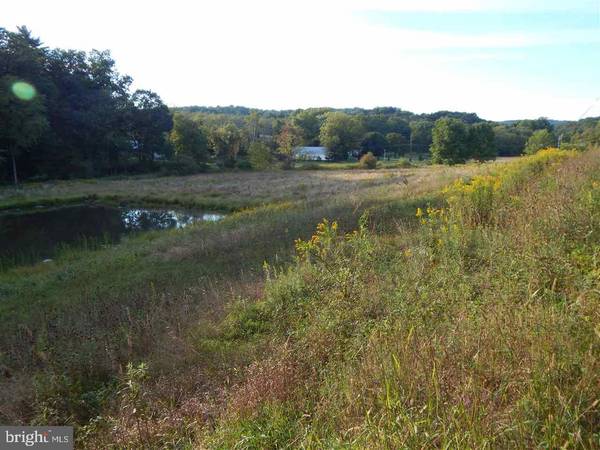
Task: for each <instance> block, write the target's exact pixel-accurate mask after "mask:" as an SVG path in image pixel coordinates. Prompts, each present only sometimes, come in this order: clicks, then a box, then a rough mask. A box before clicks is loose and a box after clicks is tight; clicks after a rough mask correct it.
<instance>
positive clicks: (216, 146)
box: [210, 123, 242, 167]
mask: <svg viewBox="0 0 600 450" xmlns="http://www.w3.org/2000/svg"><path fill="white" fill-rule="evenodd" d="M210 141H211V144H212V147H213V151H214V154H215V158H216V159H217V162H218V163H219V164H220V165H221V166H223V167H234V166H235V161H236V159H237V157H238V154H239V152H240V149H241V146H242V135H241V133H240V130H239V129H238V128H237V127H236V126H235V125H233V124H231V123H230V124H227V125H225V126H222V127H219V128H217V129H215V130H213V131H212V133H211V135H210Z"/></svg>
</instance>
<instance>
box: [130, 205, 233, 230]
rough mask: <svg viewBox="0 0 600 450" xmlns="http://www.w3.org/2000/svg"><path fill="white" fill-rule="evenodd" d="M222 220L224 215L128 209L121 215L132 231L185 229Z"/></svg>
mask: <svg viewBox="0 0 600 450" xmlns="http://www.w3.org/2000/svg"><path fill="white" fill-rule="evenodd" d="M222 218H223V215H222V214H215V213H211V214H208V213H205V214H190V213H184V212H178V211H173V210H170V211H155V210H148V209H128V210H124V211H123V212H122V213H121V220H122V222H123V226H124V227H125V229H126V230H131V231H148V230H162V229H167V228H184V227H186V226H188V225H191V224H192V223H194V222H197V221H204V222H216V221H217V220H220V219H222Z"/></svg>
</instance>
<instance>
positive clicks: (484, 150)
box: [468, 122, 497, 161]
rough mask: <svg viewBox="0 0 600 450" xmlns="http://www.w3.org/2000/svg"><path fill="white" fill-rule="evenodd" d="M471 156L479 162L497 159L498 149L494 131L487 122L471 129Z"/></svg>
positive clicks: (477, 124)
mask: <svg viewBox="0 0 600 450" xmlns="http://www.w3.org/2000/svg"><path fill="white" fill-rule="evenodd" d="M468 132H469V136H468V141H469V156H470V157H471V158H473V159H475V160H477V161H488V160H490V159H495V158H496V155H497V149H496V145H495V142H494V129H493V128H492V125H491V124H489V123H486V122H482V123H476V124H474V125H471V126H470V127H469V131H468Z"/></svg>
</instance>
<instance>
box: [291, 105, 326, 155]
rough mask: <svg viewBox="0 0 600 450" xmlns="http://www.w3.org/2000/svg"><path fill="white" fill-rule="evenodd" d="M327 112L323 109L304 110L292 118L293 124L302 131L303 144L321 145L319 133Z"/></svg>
mask: <svg viewBox="0 0 600 450" xmlns="http://www.w3.org/2000/svg"><path fill="white" fill-rule="evenodd" d="M324 113H325V111H324V110H323V109H312V108H311V109H304V110H301V111H299V112H297V113H296V114H294V115H293V116H292V124H293V125H294V126H296V127H298V128H299V129H300V134H301V136H302V144H304V145H307V146H317V145H319V131H320V130H321V125H322V124H323V120H324V119H325V116H324Z"/></svg>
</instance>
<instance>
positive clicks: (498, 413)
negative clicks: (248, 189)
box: [3, 150, 600, 449]
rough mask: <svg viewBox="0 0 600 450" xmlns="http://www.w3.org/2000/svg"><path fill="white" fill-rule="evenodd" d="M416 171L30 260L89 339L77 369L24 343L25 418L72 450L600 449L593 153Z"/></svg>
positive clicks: (598, 253) (599, 285)
mask: <svg viewBox="0 0 600 450" xmlns="http://www.w3.org/2000/svg"><path fill="white" fill-rule="evenodd" d="M427 170H433V171H434V172H420V173H421V174H422V175H423V176H425V175H426V174H428V173H429V174H430V175H431V177H432V178H430V179H429V181H428V182H423V183H420V184H419V185H418V186H419V187H417V188H415V184H412V185H411V183H409V185H408V188H406V187H402V186H401V185H400V184H398V183H396V184H392V183H389V184H386V185H375V186H372V187H368V186H365V187H364V189H356V190H355V191H351V192H347V193H346V194H345V195H342V196H338V197H336V198H337V200H335V201H334V200H333V199H334V197H333V196H332V197H328V198H318V197H317V198H313V199H311V200H304V201H300V202H297V203H281V204H279V205H278V206H270V207H264V208H260V209H257V210H253V211H250V212H245V213H241V214H237V215H234V216H232V217H231V218H229V219H227V220H228V222H226V224H225V225H226V226H225V228H224V229H218V228H217V227H215V228H211V227H212V225H209V226H208V227H207V228H206V229H204V228H199V229H195V230H189V231H186V232H184V233H172V234H171V235H168V236H162V235H161V237H159V236H156V237H152V238H144V239H141V238H140V239H133V240H131V242H126V243H125V245H123V246H121V247H119V248H118V249H113V250H110V251H109V250H104V251H99V252H95V253H92V254H91V255H90V254H87V255H85V257H84V256H81V255H80V256H79V258H81V259H73V260H71V259H69V258H65V260H63V261H60V262H59V264H58V267H57V268H56V269H54V268H51V269H45V268H44V269H41V268H33V269H27V270H30V272H27V273H28V275H27V276H28V277H30V278H28V283H27V284H28V285H27V286H25V283H23V284H22V285H21V286H17V283H16V282H14V284H13V285H11V286H13V287H12V288H13V289H25V290H24V291H20V292H21V296H19V298H25V297H23V296H22V293H23V292H27V293H28V294H27V296H26V297H29V296H30V295H33V293H35V292H36V290H35V289H36V288H34V287H30V286H36V285H37V286H42V287H41V288H40V289H42V290H46V289H49V288H50V287H52V289H54V290H53V291H52V294H51V298H52V301H51V302H50V300H49V299H48V298H43V296H41V294H39V292H38V294H35V295H38V297H37V298H39V299H40V300H39V301H42V302H47V304H48V305H63V306H57V307H56V308H57V310H58V311H61V307H65V308H67V309H66V310H68V311H70V314H69V316H72V317H71V319H70V320H72V321H73V322H76V323H77V324H79V323H81V322H82V321H83V324H84V325H82V326H81V327H82V328H85V329H89V330H90V331H89V334H91V336H90V335H86V337H87V339H90V338H91V340H90V341H86V342H90V345H89V346H87V347H86V346H82V345H81V342H79V343H78V345H77V346H75V347H71V348H74V349H75V350H76V351H75V352H74V353H75V354H76V355H77V356H76V357H73V359H74V362H73V364H72V366H69V359H68V358H67V355H72V354H73V351H71V352H67V353H65V349H64V348H63V346H62V345H61V346H59V347H58V348H54V349H52V345H47V347H43V348H40V344H37V343H36V344H35V345H34V346H33V349H31V348H29V347H27V346H24V347H23V352H24V353H26V351H27V349H29V350H28V351H29V352H33V354H34V357H33V360H32V361H28V362H23V364H24V367H28V368H29V370H31V368H36V369H35V370H37V371H38V377H37V378H36V381H35V382H34V388H32V389H33V391H30V392H33V395H34V399H35V402H34V405H35V415H34V416H33V417H31V418H30V419H31V420H33V421H36V420H39V421H44V420H45V421H48V420H50V421H52V419H53V418H54V419H55V421H59V422H65V421H67V422H69V421H70V422H71V423H72V422H79V423H81V424H85V425H83V426H82V427H80V428H78V432H77V435H78V439H79V443H80V445H81V446H82V447H88V448H110V447H114V448H123V447H132V448H135V447H147V448H148V447H151V448H159V447H167V448H172V447H178V448H223V449H229V448H256V449H264V448H303V447H304V448H432V447H434V448H437V447H439V448H532V447H537V448H597V447H600V432H599V431H598V430H600V387H599V386H600V385H599V383H600V376H599V374H600V265H599V261H600V150H591V151H589V152H586V153H573V152H565V151H559V150H545V151H542V152H540V153H538V154H536V155H534V156H531V157H525V158H521V159H519V160H517V161H515V162H511V163H507V164H499V165H485V166H475V165H473V166H461V167H456V168H454V169H448V170H446V171H445V172H444V173H443V176H439V175H441V174H440V173H439V172H437V173H436V172H435V170H440V169H436V168H432V169H427ZM453 179H457V181H454V182H453V181H452V180H453ZM443 186H446V188H445V189H442V188H443ZM342 191H343V189H342V190H340V191H339V192H342ZM358 216H361V218H360V219H358ZM322 217H328V218H329V220H321V218H322ZM335 219H339V220H335ZM318 220H321V222H320V224H319V225H318V226H317V228H316V231H314V232H313V233H312V235H311V234H310V233H307V232H306V227H309V226H310V224H311V223H316V222H317V221H318ZM352 224H354V225H352ZM242 226H243V228H242ZM284 227H285V229H287V230H288V232H287V233H284V232H283V231H282V230H283V229H284ZM353 229H354V231H352V230H353ZM201 230H202V233H204V234H203V238H200V231H201ZM276 230H279V232H277V231H276ZM273 233H278V234H273ZM298 236H299V237H300V239H298V240H296V241H295V243H294V245H293V246H294V247H295V254H296V256H295V257H294V259H289V257H287V256H286V255H289V253H286V250H285V249H290V248H291V246H292V239H293V238H294V237H298ZM217 237H219V239H218V241H216V242H215V244H214V245H215V247H213V246H212V245H213V244H212V242H213V241H214V240H216V239H217ZM217 244H219V245H217ZM223 246H225V247H226V248H227V251H225V252H223V251H222V250H223ZM288 251H289V250H288ZM110 252H113V253H112V254H113V255H116V256H108V255H109V254H110ZM274 255H279V256H278V257H274ZM282 256H283V259H282ZM207 258H210V263H207V260H208V259H207ZM107 259H110V260H111V261H115V266H114V267H113V269H114V270H113V271H111V272H108V273H106V274H104V272H101V271H98V270H95V269H94V265H95V264H96V265H98V266H97V267H100V265H102V264H104V262H105V261H106V260H107ZM264 260H266V261H267V263H265V264H264V265H263V267H262V270H260V271H259V270H258V267H259V265H260V264H261V262H262V261H264ZM167 261H169V262H170V264H171V265H170V264H167ZM159 262H160V265H159ZM175 262H176V264H175ZM127 265H131V267H130V268H129V269H128V270H127V274H128V275H129V276H128V277H127V278H126V279H125V278H120V277H119V275H118V274H119V273H122V271H123V270H125V269H124V268H125V267H127ZM75 267H77V269H74V268H75ZM102 267H104V266H102ZM145 267H149V269H148V270H147V271H146V270H145ZM169 267H170V269H169ZM209 268H215V272H210V270H209ZM232 268H233V269H232ZM134 269H135V270H134ZM23 270H25V269H23ZM69 270H70V271H73V270H77V271H78V273H77V276H76V277H73V275H71V277H72V278H69V277H67V276H66V274H67V273H68V272H69ZM44 271H47V272H46V273H44ZM137 271H141V274H140V275H139V278H137V277H136V276H135V274H136V273H137ZM163 271H165V275H164V277H158V279H157V282H156V284H155V283H154V282H153V283H152V284H151V290H150V291H148V289H147V283H148V281H149V280H152V276H157V274H158V273H161V272H163ZM179 271H181V272H182V275H181V276H178V275H177V273H179ZM248 271H250V272H252V275H251V276H242V274H243V273H245V274H248ZM92 273H93V274H99V273H100V274H102V275H100V276H99V280H98V282H97V283H96V282H95V281H94V280H93V277H92ZM217 275H219V276H217ZM3 276H4V277H5V278H4V280H6V279H7V278H6V277H10V276H11V275H10V274H4V275H3ZM61 277H66V278H61ZM130 277H132V278H133V279H131V278H130ZM202 277H204V278H202ZM69 279H71V280H75V279H79V280H80V281H79V283H80V284H77V283H76V282H75V281H65V280H69ZM59 280H60V281H59ZM114 280H119V281H118V282H115V281H114ZM209 281H210V283H212V284H207V282H209ZM104 284H108V286H110V289H109V288H106V289H104V288H102V286H104ZM83 286H85V287H83ZM178 286H179V287H183V286H187V287H188V289H187V290H186V289H178ZM207 286H212V287H211V288H209V289H207ZM70 289H72V290H70ZM203 289H204V291H203ZM210 289H212V290H210ZM113 290H114V292H113V293H112V294H110V292H111V291H113ZM15 292H16V291H15ZM65 292H69V293H73V292H77V295H76V298H73V297H71V296H68V297H70V298H69V299H68V300H69V301H68V302H65V301H61V300H59V299H61V297H62V296H63V295H64V293H65ZM35 295H34V297H35ZM105 296H106V297H105ZM10 298H11V297H8V299H9V302H7V304H10ZM14 298H17V297H14ZM42 298H43V299H42ZM210 299H212V301H211V300H210ZM75 300H76V301H75ZM224 300H227V306H226V308H225V309H224V310H221V309H220V307H219V305H222V303H223V301H224ZM115 305H116V306H115ZM14 308H15V309H14V310H13V311H17V310H18V309H17V307H16V306H15V307H14ZM207 308H215V310H214V311H211V312H210V313H207ZM62 311H65V310H62ZM217 311H222V312H217ZM11 314H12V313H11ZM47 314H48V313H46V315H45V316H44V317H46V318H47V317H48V315H47ZM59 316H60V317H63V316H62V315H60V314H59V315H57V318H56V319H55V320H59V319H58V317H59ZM100 318H101V319H102V320H101V321H99V320H100ZM37 320H40V319H39V317H38V318H37ZM60 320H67V319H64V318H62V319H60ZM98 321H99V322H98ZM28 326H31V327H33V326H34V325H28ZM52 326H53V322H52V321H49V322H47V325H46V327H45V328H44V329H45V332H46V333H48V332H49V330H53V327H52ZM58 328H59V329H62V327H58ZM79 332H80V333H81V332H82V331H79ZM54 333H55V334H53V335H52V340H47V341H46V343H47V344H51V343H54V342H56V341H57V340H60V339H62V341H60V342H64V343H65V345H67V344H68V343H69V342H71V341H72V335H69V334H65V335H64V336H63V335H61V332H58V331H54ZM76 335H77V336H79V334H76ZM36 336H43V333H42V334H40V333H39V332H38V333H37V334H36ZM4 342H5V343H6V341H4ZM92 342H94V343H96V344H98V345H96V346H94V345H93V344H91V343H92ZM13 345H16V344H13ZM84 349H87V350H85V351H84ZM40 350H41V353H40ZM86 351H89V353H85V352H86ZM44 352H52V353H51V356H48V355H46V356H44ZM86 355H87V356H86ZM44 357H46V362H44ZM111 358H112V359H111ZM48 361H57V362H58V361H60V364H58V363H57V364H54V365H53V364H50V363H49V362H48ZM127 361H130V362H131V364H129V365H127V366H125V363H126V362H127ZM65 364H66V365H65ZM111 365H112V366H111ZM59 366H60V368H59ZM111 367H113V368H112V369H111ZM101 369H103V370H104V372H105V374H106V373H108V374H110V373H113V374H115V373H116V374H118V376H117V377H116V378H115V377H114V376H111V377H107V376H105V377H104V378H102V377H100V376H99V373H102V370H101ZM82 374H83V375H86V374H87V375H88V376H89V375H90V374H94V375H95V376H96V378H100V379H103V380H115V381H109V382H104V384H101V386H103V387H102V388H98V384H94V385H92V384H90V385H88V386H84V383H82V381H81V380H86V379H87V378H85V376H83V375H82ZM17 378H20V381H15V380H16V379H17ZM25 379H26V376H25V374H21V375H19V377H13V378H12V381H11V382H10V383H12V384H11V386H12V387H13V392H17V391H18V389H17V387H18V388H20V389H22V390H24V391H27V389H26V388H25V387H23V386H27V385H28V384H27V383H26V382H24V381H23V380H25ZM6 392H8V391H6ZM13 395H14V394H13ZM29 395H31V394H29ZM24 397H25V398H27V396H26V395H25V396H24ZM93 405H96V406H95V407H94V406H93ZM3 412H5V411H3ZM11 414H14V415H18V414H19V410H18V409H15V410H14V411H11ZM86 423H87V424H86Z"/></svg>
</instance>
